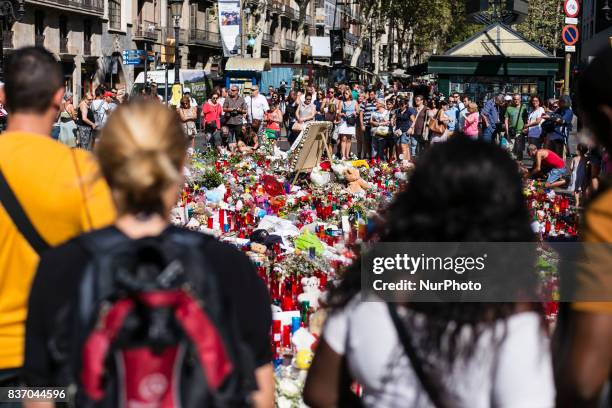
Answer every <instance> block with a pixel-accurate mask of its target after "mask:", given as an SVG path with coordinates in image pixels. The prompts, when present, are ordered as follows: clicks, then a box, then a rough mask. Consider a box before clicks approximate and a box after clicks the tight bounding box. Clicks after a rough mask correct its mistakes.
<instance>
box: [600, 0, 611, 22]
mask: <svg viewBox="0 0 612 408" xmlns="http://www.w3.org/2000/svg"><path fill="white" fill-rule="evenodd" d="M601 11H602V12H603V17H604V19H605V20H606V21H612V8H611V7H610V2H609V0H604V4H603V6H601Z"/></svg>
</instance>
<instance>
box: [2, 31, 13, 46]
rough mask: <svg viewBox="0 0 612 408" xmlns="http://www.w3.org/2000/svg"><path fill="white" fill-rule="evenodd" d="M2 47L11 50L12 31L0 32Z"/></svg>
mask: <svg viewBox="0 0 612 408" xmlns="http://www.w3.org/2000/svg"><path fill="white" fill-rule="evenodd" d="M2 47H3V48H8V49H12V48H13V31H11V30H4V31H2Z"/></svg>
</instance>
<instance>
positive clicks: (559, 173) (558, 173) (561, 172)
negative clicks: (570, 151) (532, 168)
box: [546, 167, 567, 184]
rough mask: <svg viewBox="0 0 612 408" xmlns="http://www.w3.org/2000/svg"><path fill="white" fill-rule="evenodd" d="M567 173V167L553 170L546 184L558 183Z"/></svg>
mask: <svg viewBox="0 0 612 408" xmlns="http://www.w3.org/2000/svg"><path fill="white" fill-rule="evenodd" d="M565 173H567V170H566V169H565V167H564V168H562V169H552V170H551V171H550V172H549V173H548V178H547V179H546V182H547V183H549V184H550V183H554V182H555V181H558V180H559V179H560V178H561V177H563V176H565Z"/></svg>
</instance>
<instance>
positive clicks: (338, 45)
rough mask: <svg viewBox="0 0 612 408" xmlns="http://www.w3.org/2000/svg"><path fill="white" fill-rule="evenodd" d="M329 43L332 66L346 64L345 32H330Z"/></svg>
mask: <svg viewBox="0 0 612 408" xmlns="http://www.w3.org/2000/svg"><path fill="white" fill-rule="evenodd" d="M329 42H330V47H329V48H330V50H331V63H332V65H333V66H337V65H342V64H343V62H344V31H342V30H329Z"/></svg>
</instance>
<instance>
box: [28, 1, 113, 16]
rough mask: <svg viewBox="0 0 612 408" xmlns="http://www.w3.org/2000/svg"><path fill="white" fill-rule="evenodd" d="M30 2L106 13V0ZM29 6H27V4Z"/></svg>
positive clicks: (63, 8) (100, 13)
mask: <svg viewBox="0 0 612 408" xmlns="http://www.w3.org/2000/svg"><path fill="white" fill-rule="evenodd" d="M27 2H28V3H32V4H42V5H50V6H52V7H54V8H58V9H61V10H70V11H74V12H77V13H83V14H96V15H98V16H100V17H102V16H103V15H104V0H27ZM26 7H27V6H26Z"/></svg>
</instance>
